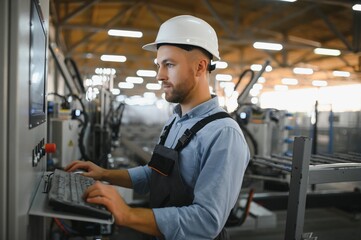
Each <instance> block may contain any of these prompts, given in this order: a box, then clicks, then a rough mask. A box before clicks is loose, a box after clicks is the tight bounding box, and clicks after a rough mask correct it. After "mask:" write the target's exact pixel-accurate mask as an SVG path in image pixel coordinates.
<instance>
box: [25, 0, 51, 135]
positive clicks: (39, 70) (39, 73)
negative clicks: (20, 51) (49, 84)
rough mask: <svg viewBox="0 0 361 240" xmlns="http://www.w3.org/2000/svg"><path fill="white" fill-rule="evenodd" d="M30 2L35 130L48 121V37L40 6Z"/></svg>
mask: <svg viewBox="0 0 361 240" xmlns="http://www.w3.org/2000/svg"><path fill="white" fill-rule="evenodd" d="M30 2H31V21H30V81H29V84H30V87H29V89H30V94H29V98H30V104H29V128H34V127H36V126H38V125H40V124H42V123H44V122H45V120H46V109H45V108H46V106H45V105H46V94H45V84H46V66H47V56H46V50H47V35H46V32H45V29H44V26H43V19H42V14H41V11H40V7H39V5H38V4H37V3H36V2H35V1H34V0H33V1H30Z"/></svg>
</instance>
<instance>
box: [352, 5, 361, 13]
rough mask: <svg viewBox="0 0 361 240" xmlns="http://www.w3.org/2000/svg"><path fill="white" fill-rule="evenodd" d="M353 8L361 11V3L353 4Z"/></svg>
mask: <svg viewBox="0 0 361 240" xmlns="http://www.w3.org/2000/svg"><path fill="white" fill-rule="evenodd" d="M352 10H355V11H361V4H355V5H353V6H352Z"/></svg>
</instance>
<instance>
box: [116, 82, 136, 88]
mask: <svg viewBox="0 0 361 240" xmlns="http://www.w3.org/2000/svg"><path fill="white" fill-rule="evenodd" d="M118 87H119V88H125V89H132V88H134V84H133V83H129V82H120V83H118Z"/></svg>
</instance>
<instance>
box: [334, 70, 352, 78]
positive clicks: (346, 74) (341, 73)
mask: <svg viewBox="0 0 361 240" xmlns="http://www.w3.org/2000/svg"><path fill="white" fill-rule="evenodd" d="M332 74H333V76H335V77H349V76H351V74H350V72H346V71H333V72H332Z"/></svg>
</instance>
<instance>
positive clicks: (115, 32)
mask: <svg viewBox="0 0 361 240" xmlns="http://www.w3.org/2000/svg"><path fill="white" fill-rule="evenodd" d="M108 35H109V36H115V37H131V38H141V37H143V33H142V32H139V31H128V30H117V29H110V30H109V31H108Z"/></svg>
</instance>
